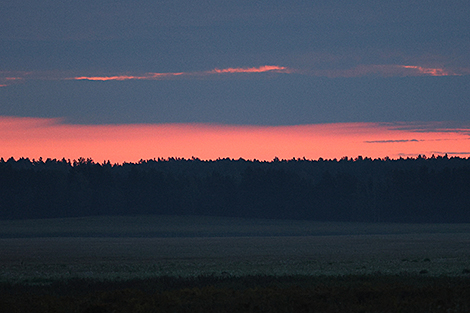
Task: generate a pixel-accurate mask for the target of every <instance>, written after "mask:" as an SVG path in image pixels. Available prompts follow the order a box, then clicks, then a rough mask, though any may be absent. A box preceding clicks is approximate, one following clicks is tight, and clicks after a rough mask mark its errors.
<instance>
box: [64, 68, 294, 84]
mask: <svg viewBox="0 0 470 313" xmlns="http://www.w3.org/2000/svg"><path fill="white" fill-rule="evenodd" d="M292 71H293V70H291V69H288V68H287V67H283V66H276V65H263V66H260V67H237V68H224V69H218V68H215V69H213V70H210V71H201V72H177V73H146V74H144V75H140V76H134V75H115V76H79V77H72V78H69V79H73V80H99V81H108V80H139V79H141V80H161V79H170V78H174V77H178V76H193V77H195V76H198V77H200V76H208V75H217V74H237V73H265V72H274V73H291V72H292Z"/></svg>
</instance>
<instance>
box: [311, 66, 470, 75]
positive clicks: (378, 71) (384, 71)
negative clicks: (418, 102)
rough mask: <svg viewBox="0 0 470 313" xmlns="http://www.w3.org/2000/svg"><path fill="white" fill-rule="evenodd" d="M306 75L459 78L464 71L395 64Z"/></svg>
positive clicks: (330, 70) (312, 71) (315, 71)
mask: <svg viewBox="0 0 470 313" xmlns="http://www.w3.org/2000/svg"><path fill="white" fill-rule="evenodd" d="M304 73H306V74H311V75H314V76H324V77H330V78H336V77H363V76H374V75H375V76H381V77H407V76H461V75H465V74H466V73H465V71H462V72H461V73H460V72H455V71H452V70H449V69H445V68H434V67H422V66H416V65H397V64H383V65H382V64H362V65H357V66H355V67H351V68H346V69H322V70H316V69H311V70H308V71H304Z"/></svg>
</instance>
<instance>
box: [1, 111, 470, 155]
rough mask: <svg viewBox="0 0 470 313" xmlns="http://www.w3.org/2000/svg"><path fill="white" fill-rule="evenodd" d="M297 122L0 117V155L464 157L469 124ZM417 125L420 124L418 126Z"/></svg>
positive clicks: (469, 152)
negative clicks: (67, 120)
mask: <svg viewBox="0 0 470 313" xmlns="http://www.w3.org/2000/svg"><path fill="white" fill-rule="evenodd" d="M422 126H423V125H421V124H420V125H418V126H417V125H416V124H413V123H383V124H381V123H337V124H316V125H298V126H227V125H209V124H130V125H70V124H63V123H61V120H59V119H41V118H14V117H0V147H1V148H0V149H1V150H0V157H3V158H4V159H7V158H9V157H14V158H15V159H17V158H20V157H28V158H31V159H39V158H40V157H42V158H43V159H46V158H55V159H62V158H64V157H65V158H66V159H71V160H73V159H78V158H79V157H84V158H88V157H89V158H92V159H93V160H95V161H97V162H102V161H106V160H110V161H111V162H112V163H122V162H138V161H139V160H141V159H144V160H146V159H153V158H159V157H160V158H168V157H180V158H186V159H189V158H191V157H198V158H200V159H203V160H210V159H212V160H215V159H217V158H226V157H228V158H232V159H238V158H244V159H251V160H252V159H257V160H266V161H270V160H272V159H273V158H275V157H278V158H279V159H292V158H293V157H295V158H303V157H305V158H307V159H313V160H316V159H318V158H320V157H321V158H324V159H333V158H337V159H339V158H341V157H344V156H348V157H357V156H359V155H361V156H363V157H371V158H384V157H386V156H388V157H390V158H399V157H401V156H404V157H406V156H414V157H415V156H417V155H419V154H421V155H426V156H431V155H432V154H435V155H444V154H445V153H447V154H449V155H452V156H461V157H469V156H470V149H469V147H470V141H469V138H470V135H469V134H470V127H467V128H458V129H457V128H454V129H451V128H445V129H443V128H442V127H441V126H442V125H441V124H439V123H425V125H424V126H425V127H424V128H423V127H422ZM416 127H418V128H419V129H416Z"/></svg>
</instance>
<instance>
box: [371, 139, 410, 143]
mask: <svg viewBox="0 0 470 313" xmlns="http://www.w3.org/2000/svg"><path fill="white" fill-rule="evenodd" d="M364 142H365V143H397V142H399V143H402V142H419V140H418V139H390V140H365V141H364Z"/></svg>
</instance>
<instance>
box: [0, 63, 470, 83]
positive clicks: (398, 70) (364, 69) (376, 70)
mask: <svg viewBox="0 0 470 313" xmlns="http://www.w3.org/2000/svg"><path fill="white" fill-rule="evenodd" d="M259 73H279V74H299V75H307V76H317V77H329V78H340V77H344V78H354V77H367V76H379V77H408V76H462V75H468V74H470V69H458V70H451V69H446V68H443V67H423V66H417V65H396V64H392V65H390V64H385V65H380V64H362V65H357V66H355V67H351V68H343V69H335V68H326V69H316V68H310V69H302V68H292V67H286V66H279V65H262V66H258V67H228V68H214V69H212V70H207V71H196V72H166V73H158V72H148V73H143V74H130V73H125V74H119V73H117V74H113V75H79V76H74V75H73V74H72V75H71V74H70V73H66V72H58V71H51V72H26V71H0V87H7V86H9V85H12V84H15V83H19V82H24V81H26V80H58V81H59V80H89V81H127V80H171V79H195V78H196V79H197V78H204V77H217V76H221V75H237V74H259Z"/></svg>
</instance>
